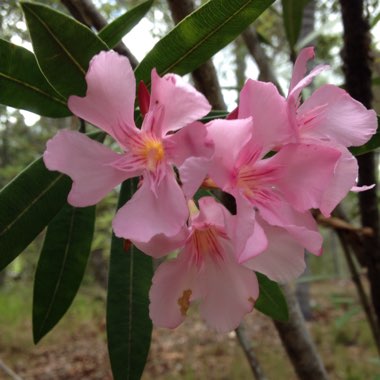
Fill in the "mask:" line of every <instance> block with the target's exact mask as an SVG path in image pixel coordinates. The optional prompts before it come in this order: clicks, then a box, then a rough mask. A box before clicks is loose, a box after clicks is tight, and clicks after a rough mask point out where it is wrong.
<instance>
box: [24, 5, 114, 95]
mask: <svg viewBox="0 0 380 380" xmlns="http://www.w3.org/2000/svg"><path fill="white" fill-rule="evenodd" d="M21 7H22V10H23V12H24V15H25V19H26V23H27V25H28V29H29V33H30V37H31V39H32V43H33V49H34V52H35V55H36V57H37V60H38V63H39V65H40V67H41V70H42V72H43V73H44V75H45V76H46V78H47V79H48V80H49V82H50V83H51V84H52V86H53V87H54V88H55V89H56V90H57V91H58V92H59V93H60V94H62V95H63V96H65V97H68V96H70V95H74V94H75V95H81V96H83V95H84V94H85V91H86V81H85V75H86V72H87V69H88V64H89V62H90V60H91V58H92V57H93V56H94V55H95V54H97V53H99V52H100V51H101V50H108V47H107V45H106V44H105V43H104V42H103V41H102V40H101V39H100V38H98V37H97V36H96V35H95V34H94V33H93V32H92V31H91V30H90V29H89V28H87V27H86V26H84V25H82V24H81V23H79V22H77V21H75V20H74V19H73V18H71V17H68V16H66V15H64V14H63V13H61V12H58V11H55V10H53V9H51V8H49V7H47V6H45V5H43V4H39V3H30V2H21Z"/></svg>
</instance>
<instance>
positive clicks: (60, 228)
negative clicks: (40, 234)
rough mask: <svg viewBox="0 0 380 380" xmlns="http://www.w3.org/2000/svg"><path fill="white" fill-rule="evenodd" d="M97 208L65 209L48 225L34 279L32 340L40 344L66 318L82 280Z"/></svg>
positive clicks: (67, 207)
mask: <svg viewBox="0 0 380 380" xmlns="http://www.w3.org/2000/svg"><path fill="white" fill-rule="evenodd" d="M94 224H95V206H91V207H84V208H75V207H72V206H70V205H65V206H64V207H63V208H62V209H61V211H60V212H59V213H58V214H57V215H56V216H55V218H54V219H53V220H52V221H51V222H50V223H49V226H48V229H47V232H46V236H45V241H44V244H43V247H42V251H41V256H40V258H39V261H38V265H37V270H36V275H35V279H34V294H33V337H34V342H35V343H37V342H38V341H39V340H40V339H41V338H43V337H44V335H46V334H47V333H48V332H49V331H50V330H51V329H52V328H53V327H54V326H55V325H56V324H57V323H58V322H59V320H60V319H61V318H62V317H63V315H64V314H65V313H66V311H67V310H68V308H69V307H70V305H71V303H72V301H73V300H74V297H75V295H76V293H77V291H78V289H79V286H80V283H81V281H82V279H83V275H84V271H85V268H86V264H87V259H88V256H89V254H90V249H91V242H92V237H93V232H94Z"/></svg>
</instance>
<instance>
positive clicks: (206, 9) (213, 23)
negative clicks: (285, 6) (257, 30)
mask: <svg viewBox="0 0 380 380" xmlns="http://www.w3.org/2000/svg"><path fill="white" fill-rule="evenodd" d="M273 2H274V0H211V1H209V2H206V3H205V4H204V5H203V6H201V7H200V8H198V9H197V10H196V11H195V12H193V13H192V14H191V15H189V16H188V17H186V18H185V19H183V20H182V21H181V22H180V23H179V24H177V25H176V26H175V28H174V29H173V30H172V31H171V32H169V34H168V35H167V36H165V37H164V38H162V39H161V40H160V41H159V42H158V43H157V44H156V45H155V47H154V48H153V49H152V50H151V51H150V52H149V53H148V54H147V55H146V57H145V58H144V59H143V60H142V61H141V63H140V65H139V66H138V67H137V68H136V71H135V74H136V77H137V81H140V80H143V81H144V82H145V83H150V72H151V70H152V68H153V67H156V68H157V71H158V73H159V74H161V75H163V74H166V73H169V72H173V73H177V74H179V75H183V74H187V73H189V72H191V71H192V70H194V69H195V68H197V67H198V66H199V65H200V64H202V63H203V62H205V61H206V60H207V59H209V58H210V57H212V56H213V55H214V54H215V53H216V52H218V51H219V50H220V49H222V48H223V47H224V46H226V45H227V44H228V43H230V42H231V41H233V40H234V39H235V38H236V37H237V36H238V35H239V34H240V33H241V32H242V31H243V30H244V29H245V28H247V27H248V25H250V24H251V23H252V22H253V21H254V20H255V19H256V18H257V17H258V16H259V15H260V14H261V13H262V12H264V11H265V9H267V8H268V7H269V6H270V5H271V4H272V3H273Z"/></svg>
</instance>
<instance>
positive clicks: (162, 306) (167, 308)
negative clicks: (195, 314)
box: [149, 254, 197, 328]
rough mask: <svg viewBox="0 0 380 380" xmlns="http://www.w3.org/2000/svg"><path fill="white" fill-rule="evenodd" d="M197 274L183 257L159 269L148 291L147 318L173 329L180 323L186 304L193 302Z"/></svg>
mask: <svg viewBox="0 0 380 380" xmlns="http://www.w3.org/2000/svg"><path fill="white" fill-rule="evenodd" d="M196 275H197V272H196V268H195V267H194V266H193V265H192V263H191V259H190V256H189V255H186V254H180V255H179V257H178V258H177V259H175V260H170V261H166V262H164V263H162V264H161V265H160V266H159V267H158V269H157V270H156V273H155V274H154V276H153V280H152V287H151V288H150V292H149V299H150V305H149V315H150V318H151V320H152V321H153V323H154V325H156V326H161V327H167V328H175V327H177V326H178V325H179V324H181V323H182V321H183V320H184V319H185V317H186V312H187V310H186V305H187V303H188V304H190V302H192V301H193V299H194V293H195V289H194V288H195V286H196ZM181 300H182V309H181V304H180V303H181Z"/></svg>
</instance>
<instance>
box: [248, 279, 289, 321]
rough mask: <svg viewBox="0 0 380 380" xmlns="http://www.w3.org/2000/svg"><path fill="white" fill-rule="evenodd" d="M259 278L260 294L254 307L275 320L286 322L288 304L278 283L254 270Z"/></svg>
mask: <svg viewBox="0 0 380 380" xmlns="http://www.w3.org/2000/svg"><path fill="white" fill-rule="evenodd" d="M256 276H257V279H258V280H259V286H260V295H259V299H258V300H257V301H256V303H255V309H257V310H259V311H260V312H261V313H263V314H265V315H268V316H269V317H271V318H273V319H276V320H277V321H283V322H286V321H287V320H288V318H289V314H288V306H287V304H286V300H285V297H284V295H283V294H282V291H281V289H280V287H279V286H278V284H277V283H276V282H274V281H272V280H270V279H269V278H268V277H266V276H264V275H263V274H261V273H258V272H256Z"/></svg>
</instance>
